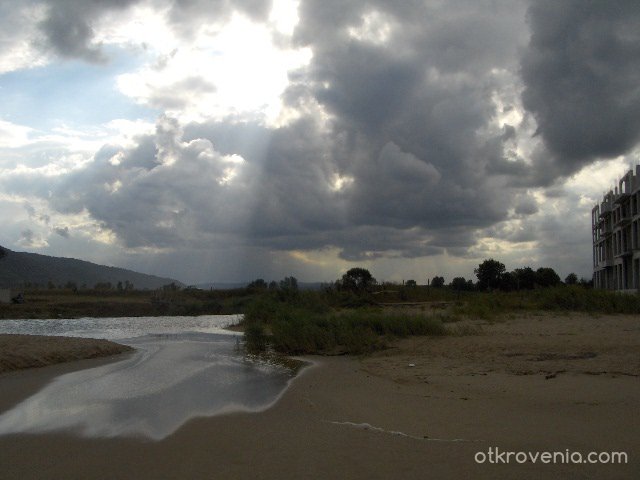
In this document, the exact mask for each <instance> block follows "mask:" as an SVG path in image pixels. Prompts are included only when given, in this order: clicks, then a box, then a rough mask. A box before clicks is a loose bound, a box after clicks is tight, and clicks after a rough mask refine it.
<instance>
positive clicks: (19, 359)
mask: <svg viewBox="0 0 640 480" xmlns="http://www.w3.org/2000/svg"><path fill="white" fill-rule="evenodd" d="M131 350H132V349H131V347H127V346H126V345H120V344H118V343H114V342H110V341H108V340H100V339H95V338H74V337H50V336H36V335H9V334H0V374H2V373H5V372H11V371H14V370H21V369H25V368H35V367H46V366H49V365H53V364H56V363H65V362H71V361H74V360H85V359H89V358H100V357H108V356H111V355H117V354H119V353H124V352H128V351H131Z"/></svg>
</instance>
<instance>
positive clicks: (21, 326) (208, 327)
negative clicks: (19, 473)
mask: <svg viewBox="0 0 640 480" xmlns="http://www.w3.org/2000/svg"><path fill="white" fill-rule="evenodd" d="M237 321H238V317H229V316H206V317H158V318H143V319H136V318H128V319H77V320H47V321H42V320H18V321H10V322H11V323H5V321H2V322H0V333H29V334H42V335H68V336H79V337H92V338H108V339H112V340H117V341H118V342H119V343H123V344H126V345H130V346H132V347H134V348H135V349H136V351H135V353H133V354H132V355H128V356H126V357H125V358H124V359H123V360H121V361H118V362H114V363H110V364H107V365H103V366H100V367H96V368H91V369H86V370H81V371H77V372H72V373H68V374H65V375H62V376H60V377H57V378H55V379H54V380H53V381H52V382H51V383H50V384H49V385H47V386H46V387H44V388H43V389H42V390H40V391H39V392H38V393H36V394H35V395H33V396H31V397H30V398H28V399H26V400H24V401H23V402H22V403H20V404H18V405H17V406H16V407H14V408H13V409H12V410H9V411H7V412H5V413H4V414H2V415H0V435H2V434H10V433H23V432H32V433H36V432H45V431H53V430H72V431H74V432H76V433H78V434H80V435H84V436H92V437H105V436H106V437H113V436H142V437H147V438H151V439H154V440H160V439H162V438H165V437H167V436H168V435H171V434H172V433H173V432H175V431H176V430H177V429H178V428H180V426H181V425H183V424H184V423H185V422H187V421H188V420H190V419H192V418H195V417H203V416H212V415H217V414H222V413H227V412H234V411H259V410H263V409H265V408H267V407H269V406H270V405H271V404H273V403H274V402H275V401H276V400H277V399H278V398H279V396H280V395H281V394H282V393H283V392H284V390H285V388H286V387H287V385H288V383H289V382H290V380H291V378H292V373H291V371H290V370H288V369H286V368H284V367H280V366H276V365H267V364H262V363H257V362H252V361H249V360H247V359H246V358H245V357H244V356H243V355H242V354H241V353H240V352H239V351H238V348H237V346H238V340H239V337H238V335H237V334H234V333H233V332H228V331H224V330H222V327H223V326H225V325H229V324H231V323H235V322H237Z"/></svg>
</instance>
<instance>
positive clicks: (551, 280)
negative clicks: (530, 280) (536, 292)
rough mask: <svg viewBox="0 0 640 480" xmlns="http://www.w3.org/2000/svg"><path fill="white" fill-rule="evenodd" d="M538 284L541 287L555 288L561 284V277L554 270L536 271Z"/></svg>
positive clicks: (541, 269)
mask: <svg viewBox="0 0 640 480" xmlns="http://www.w3.org/2000/svg"><path fill="white" fill-rule="evenodd" d="M536 283H537V284H538V285H540V286H541V287H554V286H556V285H558V284H559V283H560V277H559V276H558V274H557V273H556V271H555V270H554V269H553V268H548V267H546V268H539V269H538V270H536Z"/></svg>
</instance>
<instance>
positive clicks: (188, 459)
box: [0, 315, 640, 479]
mask: <svg viewBox="0 0 640 480" xmlns="http://www.w3.org/2000/svg"><path fill="white" fill-rule="evenodd" d="M482 327H483V329H484V334H483V335H479V336H467V337H464V336H462V337H440V338H416V339H405V340H402V341H399V342H396V343H395V344H394V348H392V349H389V350H387V351H383V352H378V353H376V354H373V355H371V356H368V357H362V358H357V357H320V358H318V357H313V356H312V357H308V359H310V360H312V361H313V362H315V365H312V366H310V367H308V368H305V369H304V370H303V371H302V372H300V373H299V374H298V375H297V376H296V377H295V378H294V379H293V380H292V382H291V384H290V386H289V387H288V388H287V389H286V390H285V391H284V393H283V394H282V396H281V397H280V399H279V400H278V401H277V402H276V403H275V404H274V405H272V406H271V407H270V408H268V409H267V410H265V411H262V412H259V413H231V414H226V415H220V416H216V417H209V418H198V419H193V420H191V421H189V422H188V423H187V424H185V425H183V426H182V427H181V428H180V429H179V430H177V431H176V432H175V433H173V434H172V435H170V436H169V437H167V438H165V439H164V440H161V441H157V442H155V441H149V440H143V439H136V438H100V439H86V438H79V437H76V436H74V435H73V434H71V433H55V434H38V435H9V436H3V437H0V462H1V464H2V465H6V466H7V467H5V468H4V470H3V472H2V476H3V478H7V479H12V478H16V479H17V478H21V479H28V478H42V476H43V475H44V473H43V472H46V476H47V477H51V478H54V477H55V478H141V479H156V478H159V479H163V478H194V479H199V478H202V479H205V478H207V479H209V478H213V477H215V478H265V479H288V478H363V479H364V478H380V479H383V478H385V479H386V478H403V479H405V478H408V479H412V478H416V479H417V478H421V479H423V478H487V479H488V478H525V479H528V478H530V479H537V478H637V477H638V474H639V473H640V464H639V460H640V449H639V448H638V443H637V432H638V431H640V430H639V429H640V418H639V416H638V415H637V412H636V410H637V405H638V402H639V401H640V382H638V378H637V376H636V375H638V374H639V373H640V366H639V365H638V362H639V361H640V359H637V347H638V345H639V344H640V341H639V340H640V327H639V322H638V320H637V319H636V318H634V317H631V316H618V317H606V318H592V317H585V316H580V315H574V316H565V317H562V316H560V317H553V316H546V317H535V316H534V317H531V318H521V319H516V320H508V321H506V322H504V323H496V324H483V326H482ZM589 352H591V353H594V354H596V355H595V356H593V355H584V354H586V353H589ZM581 354H582V355H581ZM103 360H104V359H103ZM410 364H413V365H414V366H413V367H412V366H410ZM74 366H75V364H67V365H65V366H59V367H47V369H49V368H59V370H60V371H63V370H65V368H68V369H72V368H73V367H74ZM39 370H46V369H39ZM561 370H564V371H562V372H560V371H561ZM549 371H552V372H556V376H554V377H551V378H547V376H548V375H549V374H548V373H547V372H549ZM34 372H35V370H31V371H23V372H16V374H10V375H15V376H16V377H20V376H23V377H25V378H24V382H25V383H29V381H31V382H32V386H34V385H35V384H36V383H38V382H40V383H39V384H42V382H44V381H46V378H45V377H46V376H47V375H45V374H43V375H40V376H39V379H38V378H37V377H38V376H37V375H35V376H34V375H33V373H34ZM594 372H608V373H600V374H594ZM52 374H53V373H52ZM6 377H7V376H6V375H5V376H4V378H3V376H0V388H2V390H3V391H6V389H7V388H9V389H11V387H10V386H7V384H6V382H5V381H4V380H5V379H6ZM50 378H52V377H50ZM0 407H1V405H0ZM490 447H498V448H499V449H500V450H501V451H505V450H511V451H531V452H544V451H561V452H564V451H565V450H570V451H578V452H589V451H626V452H627V453H628V455H629V463H628V464H626V465H605V464H598V465H575V464H556V465H554V464H546V465H545V464H540V463H538V464H532V463H531V462H528V463H526V464H522V465H521V464H517V463H515V462H512V463H510V464H503V465H495V464H489V463H485V464H478V463H476V462H475V461H474V455H476V454H477V453H478V452H486V451H487V450H488V448H490ZM40 452H47V454H46V455H41V454H40Z"/></svg>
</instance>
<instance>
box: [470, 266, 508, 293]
mask: <svg viewBox="0 0 640 480" xmlns="http://www.w3.org/2000/svg"><path fill="white" fill-rule="evenodd" d="M506 270H507V269H506V267H505V266H504V263H501V262H499V261H497V260H494V259H493V258H489V259H488V260H485V261H483V262H482V263H481V264H480V265H478V268H475V269H474V270H473V273H475V274H476V277H478V290H491V289H493V288H498V287H499V286H500V279H501V277H502V275H504V273H505V272H506Z"/></svg>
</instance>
